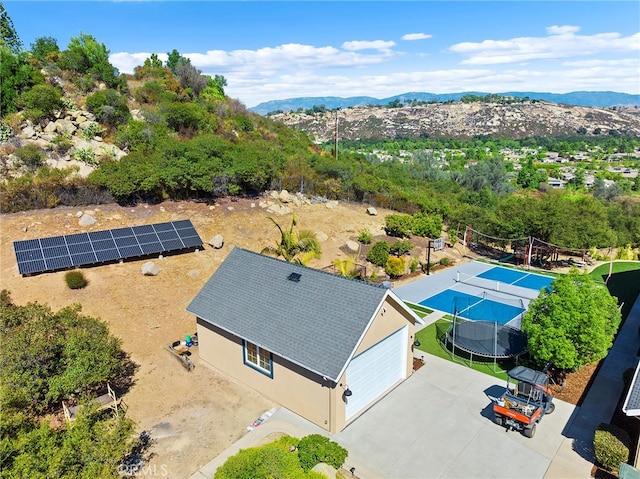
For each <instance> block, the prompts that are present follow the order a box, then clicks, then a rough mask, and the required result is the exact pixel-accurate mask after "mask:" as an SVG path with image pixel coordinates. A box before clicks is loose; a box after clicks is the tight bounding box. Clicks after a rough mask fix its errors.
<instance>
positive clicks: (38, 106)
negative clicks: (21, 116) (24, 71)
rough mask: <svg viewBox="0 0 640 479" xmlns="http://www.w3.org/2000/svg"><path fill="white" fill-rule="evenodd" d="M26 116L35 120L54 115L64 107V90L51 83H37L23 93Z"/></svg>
mask: <svg viewBox="0 0 640 479" xmlns="http://www.w3.org/2000/svg"><path fill="white" fill-rule="evenodd" d="M22 101H23V102H24V106H25V109H26V110H25V116H26V117H27V118H28V119H30V120H32V121H34V122H37V121H40V120H41V119H42V118H48V117H52V116H53V113H54V112H55V111H56V110H58V109H59V108H61V107H62V92H61V91H60V90H59V89H58V88H56V87H52V86H50V85H36V86H34V87H33V88H31V89H30V90H28V91H26V92H24V93H23V95H22Z"/></svg>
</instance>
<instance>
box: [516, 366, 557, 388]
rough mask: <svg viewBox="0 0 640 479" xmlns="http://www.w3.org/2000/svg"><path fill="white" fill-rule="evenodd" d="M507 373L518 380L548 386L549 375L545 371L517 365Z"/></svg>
mask: <svg viewBox="0 0 640 479" xmlns="http://www.w3.org/2000/svg"><path fill="white" fill-rule="evenodd" d="M507 374H508V375H509V377H510V378H512V379H515V380H516V381H523V382H526V383H530V384H535V385H536V386H542V387H546V386H547V384H549V376H547V375H546V374H545V373H543V372H540V371H535V370H533V369H529V368H525V367H524V366H516V367H515V368H513V369H512V370H511V371H509V372H508V373H507Z"/></svg>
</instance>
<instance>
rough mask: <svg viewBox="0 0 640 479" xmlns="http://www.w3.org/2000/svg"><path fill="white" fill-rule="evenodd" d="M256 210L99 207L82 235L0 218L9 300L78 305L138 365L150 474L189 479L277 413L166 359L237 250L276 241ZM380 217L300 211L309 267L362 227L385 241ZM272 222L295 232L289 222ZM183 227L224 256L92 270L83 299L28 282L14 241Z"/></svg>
mask: <svg viewBox="0 0 640 479" xmlns="http://www.w3.org/2000/svg"><path fill="white" fill-rule="evenodd" d="M258 204H259V200H255V201H251V200H239V201H237V202H229V201H224V202H221V203H218V204H216V206H215V207H213V206H209V205H206V204H200V203H190V202H182V203H180V202H176V203H164V204H161V205H153V206H149V205H142V206H138V207H135V208H130V207H129V208H125V207H120V206H117V205H100V206H96V207H94V208H83V209H82V211H85V212H89V213H91V214H92V215H93V216H94V217H95V218H96V219H97V220H98V222H97V223H96V224H95V225H94V226H92V227H89V228H86V227H82V226H79V224H78V216H77V213H78V211H79V209H76V208H56V209H53V210H38V211H28V212H23V213H16V214H5V215H1V216H0V227H1V240H0V242H1V245H2V248H1V254H0V268H1V280H2V281H1V282H2V285H1V287H2V288H3V289H8V290H9V291H10V292H11V296H12V298H13V301H14V302H15V303H17V304H25V303H27V302H33V301H38V302H40V303H47V304H49V305H50V306H51V308H52V309H54V310H58V309H60V308H62V307H64V306H67V305H69V304H71V303H80V304H81V305H82V307H83V312H84V314H87V315H91V316H96V317H99V318H101V319H103V320H105V321H107V322H108V323H109V326H110V328H111V331H112V333H113V334H114V335H115V336H117V337H119V338H121V339H122V345H123V349H124V350H125V351H126V352H128V353H129V354H130V355H131V359H132V360H133V361H134V362H135V363H136V364H137V365H138V369H137V371H136V374H135V378H134V379H135V385H134V387H133V388H132V389H131V391H130V392H129V393H128V394H126V396H125V397H124V401H125V403H126V404H127V406H128V414H129V416H130V417H131V418H133V419H134V420H135V421H136V423H137V424H138V430H139V431H151V435H152V437H153V438H154V439H155V441H154V445H153V448H152V452H153V454H154V456H153V458H152V460H151V463H150V465H151V466H152V467H153V466H155V467H156V471H158V473H160V472H162V471H166V472H167V474H166V477H171V478H182V477H189V476H190V475H191V474H192V473H194V472H195V471H196V470H198V468H199V467H200V466H202V465H203V464H206V463H207V462H208V461H209V460H211V459H212V458H213V457H215V456H216V455H218V454H219V453H220V452H221V451H223V450H224V449H226V448H227V447H228V446H229V445H230V444H232V443H233V442H234V441H235V440H237V439H238V438H239V437H241V436H242V435H243V434H245V433H246V426H247V425H248V424H249V423H251V422H252V421H253V420H254V419H256V418H257V417H258V416H260V415H261V414H262V413H263V412H264V411H265V410H267V409H269V408H271V407H273V406H275V405H276V404H273V403H272V402H271V401H269V400H268V399H266V398H264V397H263V396H261V395H260V394H259V393H257V392H256V391H254V390H250V389H248V388H246V387H245V386H243V385H241V384H239V383H237V382H235V381H234V380H233V379H232V378H229V377H228V376H226V375H224V374H222V373H219V372H217V371H214V370H212V369H210V368H208V367H206V366H204V365H203V364H201V363H200V362H199V361H198V358H197V352H196V353H195V357H194V360H195V362H196V364H197V366H196V369H195V370H194V371H193V372H191V373H189V372H187V371H186V370H185V369H183V368H182V367H181V366H180V364H179V363H178V361H177V360H176V359H175V358H174V357H172V356H171V355H170V353H169V352H167V351H166V350H165V347H166V345H168V344H170V343H172V342H173V341H174V340H177V339H181V338H184V335H185V334H189V333H193V332H194V331H195V329H196V325H195V318H194V317H193V316H191V315H190V314H188V313H187V312H186V311H185V308H186V306H187V305H188V304H189V302H190V301H191V299H193V297H194V296H195V295H196V294H197V292H198V291H199V290H200V288H201V287H202V286H203V284H204V283H205V282H206V281H207V280H208V279H209V277H210V276H211V274H212V273H213V272H214V271H215V269H216V268H217V267H218V265H219V264H220V263H221V262H222V261H223V259H224V258H225V257H226V255H227V254H228V253H229V251H231V249H232V248H233V247H234V246H241V247H244V248H247V249H250V250H254V251H260V250H261V249H262V248H263V247H265V246H267V245H269V244H274V242H275V241H276V239H277V238H278V235H277V230H276V229H275V227H274V225H273V224H272V223H271V222H270V221H269V220H268V219H267V216H269V215H268V213H266V212H265V211H264V210H263V209H262V208H260V207H259V205H258ZM378 213H379V214H378V216H369V215H368V214H367V213H366V211H365V207H364V206H362V205H355V206H350V205H345V204H338V205H337V206H336V207H335V208H333V209H328V208H327V207H326V205H324V204H314V205H303V206H300V207H298V208H295V214H296V218H297V220H298V227H299V228H300V229H311V230H313V231H315V232H316V233H318V235H319V238H320V240H321V245H322V248H323V256H322V258H321V259H320V260H319V261H317V262H316V264H312V265H311V266H314V267H323V266H327V265H329V264H331V261H332V260H333V259H335V258H339V257H340V258H344V257H346V253H345V252H343V251H342V250H341V248H344V245H345V242H346V241H347V240H349V239H352V240H354V239H356V237H357V235H358V231H359V230H361V229H362V228H369V229H370V231H371V232H372V233H373V234H374V235H377V234H380V232H381V228H382V226H383V225H384V216H385V214H389V213H390V211H384V210H380V209H379V210H378ZM275 218H276V220H277V221H279V223H280V224H281V225H283V226H288V225H289V224H290V221H291V214H288V215H285V216H280V217H275ZM179 219H191V221H192V222H193V224H194V226H195V227H196V229H197V230H198V232H199V233H200V236H201V237H202V239H203V240H204V241H205V242H207V241H209V240H211V239H212V238H213V237H214V236H215V235H216V234H221V235H222V236H223V237H224V241H225V244H224V247H223V248H222V249H220V250H216V249H213V248H212V247H210V246H205V249H204V250H203V251H199V252H195V253H187V254H181V255H175V256H168V257H165V258H162V259H154V262H155V263H156V264H157V265H158V267H159V268H160V274H159V275H158V276H155V277H150V276H143V275H142V274H141V272H140V268H141V266H142V264H143V263H144V261H130V262H125V263H122V264H110V265H105V266H96V267H91V268H86V269H83V272H84V274H85V277H86V278H87V279H88V280H89V285H88V286H87V288H85V289H83V290H70V289H68V288H67V286H66V285H65V283H64V274H65V272H64V271H62V272H56V273H45V274H40V275H37V276H32V277H25V278H23V277H21V276H20V275H19V274H18V268H17V265H16V261H15V256H14V252H13V246H12V243H13V241H16V240H24V239H32V238H40V237H47V236H55V235H61V234H72V233H78V232H83V231H96V230H102V229H109V228H118V227H122V226H134V225H139V224H148V223H157V222H162V221H170V220H179ZM196 351H197V348H196ZM161 468H162V469H161Z"/></svg>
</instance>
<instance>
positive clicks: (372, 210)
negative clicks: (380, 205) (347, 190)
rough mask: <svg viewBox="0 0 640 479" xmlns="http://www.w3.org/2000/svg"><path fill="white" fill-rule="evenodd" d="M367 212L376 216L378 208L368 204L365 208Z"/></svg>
mask: <svg viewBox="0 0 640 479" xmlns="http://www.w3.org/2000/svg"><path fill="white" fill-rule="evenodd" d="M367 214H368V215H370V216H378V210H376V209H375V208H374V207H373V206H369V207H368V208H367Z"/></svg>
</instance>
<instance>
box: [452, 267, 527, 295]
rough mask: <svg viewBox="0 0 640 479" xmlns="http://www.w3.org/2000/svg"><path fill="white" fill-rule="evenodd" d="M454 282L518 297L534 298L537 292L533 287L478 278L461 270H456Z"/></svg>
mask: <svg viewBox="0 0 640 479" xmlns="http://www.w3.org/2000/svg"><path fill="white" fill-rule="evenodd" d="M456 282H457V283H460V284H466V285H470V286H475V287H476V288H480V289H483V290H485V291H486V290H488V291H497V292H500V293H504V294H508V295H510V296H517V297H519V298H526V299H535V298H537V297H538V294H539V291H536V290H533V289H529V288H523V287H522V286H516V285H513V284H510V283H504V282H502V281H496V280H494V279H486V278H480V277H478V276H473V275H470V274H467V273H463V272H461V271H457V272H456Z"/></svg>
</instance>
